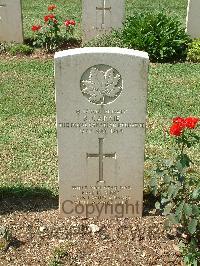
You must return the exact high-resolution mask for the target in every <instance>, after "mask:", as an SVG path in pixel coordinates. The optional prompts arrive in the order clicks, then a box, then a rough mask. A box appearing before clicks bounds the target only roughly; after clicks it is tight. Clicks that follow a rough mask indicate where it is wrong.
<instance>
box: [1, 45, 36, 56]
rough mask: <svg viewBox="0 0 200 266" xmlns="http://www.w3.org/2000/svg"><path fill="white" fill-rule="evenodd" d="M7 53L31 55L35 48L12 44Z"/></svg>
mask: <svg viewBox="0 0 200 266" xmlns="http://www.w3.org/2000/svg"><path fill="white" fill-rule="evenodd" d="M6 50H7V52H8V53H10V54H11V55H17V54H23V55H29V54H31V53H32V52H33V48H32V47H30V46H28V45H26V44H17V43H16V44H11V45H9V46H8V47H7V49H6Z"/></svg>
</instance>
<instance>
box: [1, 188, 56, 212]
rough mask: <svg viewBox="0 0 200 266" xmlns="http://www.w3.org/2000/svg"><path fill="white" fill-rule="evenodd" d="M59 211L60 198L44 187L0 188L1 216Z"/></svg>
mask: <svg viewBox="0 0 200 266" xmlns="http://www.w3.org/2000/svg"><path fill="white" fill-rule="evenodd" d="M50 209H58V196H55V195H54V194H53V193H52V191H51V190H49V189H47V188H42V187H27V186H21V185H20V186H9V187H7V186H4V187H0V214H6V213H12V212H15V211H25V212H26V211H33V212H35V211H38V212H41V211H45V210H50Z"/></svg>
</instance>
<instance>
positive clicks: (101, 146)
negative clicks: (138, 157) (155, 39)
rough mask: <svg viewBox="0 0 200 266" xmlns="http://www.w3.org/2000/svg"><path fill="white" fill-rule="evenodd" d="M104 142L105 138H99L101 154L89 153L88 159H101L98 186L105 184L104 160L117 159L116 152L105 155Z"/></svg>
mask: <svg viewBox="0 0 200 266" xmlns="http://www.w3.org/2000/svg"><path fill="white" fill-rule="evenodd" d="M103 141H104V138H99V153H87V154H86V155H87V158H95V157H98V158H99V180H98V181H97V184H104V183H105V181H104V180H103V159H104V158H113V159H116V152H114V153H103Z"/></svg>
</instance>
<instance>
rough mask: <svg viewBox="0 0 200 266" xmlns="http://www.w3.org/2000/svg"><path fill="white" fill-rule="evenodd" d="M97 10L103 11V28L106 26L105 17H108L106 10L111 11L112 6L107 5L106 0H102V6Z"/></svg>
mask: <svg viewBox="0 0 200 266" xmlns="http://www.w3.org/2000/svg"><path fill="white" fill-rule="evenodd" d="M96 10H97V11H101V12H102V22H101V28H102V29H104V28H105V17H106V11H109V12H111V6H109V7H106V0H102V5H101V6H100V7H96Z"/></svg>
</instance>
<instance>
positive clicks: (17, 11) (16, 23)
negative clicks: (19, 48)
mask: <svg viewBox="0 0 200 266" xmlns="http://www.w3.org/2000/svg"><path fill="white" fill-rule="evenodd" d="M0 41H6V42H11V41H14V42H17V43H22V42H23V28H22V12H21V1H20V0H0Z"/></svg>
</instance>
